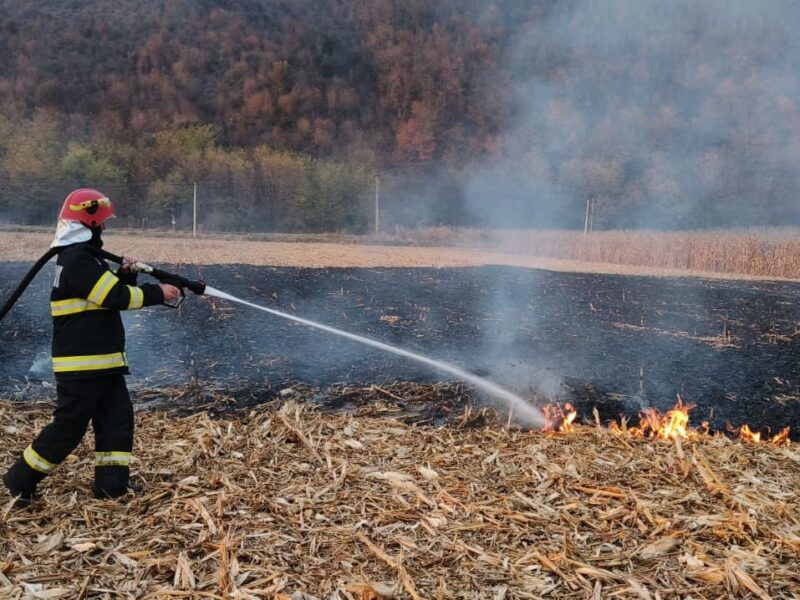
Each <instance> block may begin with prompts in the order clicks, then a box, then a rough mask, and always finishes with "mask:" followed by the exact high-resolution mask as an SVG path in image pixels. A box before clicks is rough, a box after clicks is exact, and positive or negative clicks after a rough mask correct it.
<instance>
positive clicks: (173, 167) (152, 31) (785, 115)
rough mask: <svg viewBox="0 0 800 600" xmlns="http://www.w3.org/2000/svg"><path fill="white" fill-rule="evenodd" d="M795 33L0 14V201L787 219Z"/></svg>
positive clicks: (581, 13) (300, 0) (265, 14)
mask: <svg viewBox="0 0 800 600" xmlns="http://www.w3.org/2000/svg"><path fill="white" fill-rule="evenodd" d="M798 24H800V3H797V2H796V1H794V0H767V1H764V2H753V1H752V0H705V1H704V2H696V1H694V0H674V1H672V2H664V1H663V0H637V1H635V2H633V1H631V0H495V1H494V2H492V1H487V0H291V1H290V0H243V1H239V2H233V1H225V0H167V1H155V0H96V1H85V0H44V1H38V2H19V1H17V0H0V205H3V206H5V205H8V204H9V203H12V204H13V202H17V206H16V208H17V209H19V210H22V211H23V212H24V211H27V210H28V208H27V207H28V204H27V203H25V202H23V200H24V198H25V197H26V196H25V195H24V194H22V193H17V190H18V189H25V190H28V188H27V187H24V188H14V187H13V186H15V185H16V186H23V185H27V184H24V183H21V182H27V181H35V182H58V183H59V185H63V186H64V187H68V186H69V185H72V184H73V183H80V184H84V183H101V182H109V183H110V184H113V185H116V186H117V188H114V189H116V190H117V191H116V192H115V193H116V194H117V197H118V198H121V199H122V200H123V201H124V202H127V201H128V200H132V199H133V198H134V197H138V198H145V199H146V202H147V203H149V204H152V205H154V206H159V207H161V208H162V209H164V211H166V212H165V214H166V213H167V212H168V213H169V214H174V213H175V212H176V210H178V208H176V204H175V202H176V200H174V198H178V197H180V198H185V196H186V194H185V190H183V188H180V186H185V185H188V184H189V183H190V182H192V181H195V180H198V179H201V180H202V179H204V178H205V179H207V180H209V181H212V180H213V182H214V184H215V185H217V184H219V185H223V186H227V187H223V188H220V189H219V191H218V193H215V198H218V199H220V202H223V203H224V204H226V205H227V206H230V205H233V204H235V205H236V208H237V210H239V211H240V213H241V215H240V216H238V217H234V216H230V215H228V216H226V217H225V219H226V220H223V221H224V222H223V221H219V222H218V223H216V225H218V226H221V227H222V226H224V227H238V225H237V223H241V222H243V218H242V215H246V216H250V217H252V216H253V215H258V219H256V220H253V219H250V220H249V221H247V225H248V226H249V227H254V228H258V227H278V228H300V229H308V228H312V229H329V228H337V227H339V228H348V229H352V230H360V229H363V228H364V227H366V226H367V225H368V220H369V218H370V217H368V215H367V214H366V213H364V212H363V210H362V209H364V206H367V205H368V204H369V201H368V200H367V201H366V204H364V203H363V202H362V200H363V198H365V197H366V196H365V195H368V194H371V191H370V190H371V186H372V183H371V182H372V181H373V179H374V177H373V176H374V175H375V174H378V175H383V176H385V175H386V174H388V173H392V174H393V175H395V176H397V175H398V174H399V175H400V176H402V177H407V178H409V179H407V182H406V183H403V182H402V181H401V182H400V183H396V184H395V185H394V188H393V189H394V190H395V192H397V193H396V194H395V195H394V196H392V195H391V194H390V192H391V189H390V188H391V186H389V185H385V186H384V187H383V188H382V189H383V191H384V194H386V195H387V196H386V201H387V203H386V207H387V208H386V210H392V206H394V208H396V209H397V210H399V212H397V214H396V216H397V220H398V221H402V222H405V223H408V224H415V222H417V223H423V224H424V223H436V222H443V223H450V224H459V223H468V224H479V225H505V226H508V225H512V226H566V227H577V226H582V223H583V217H584V213H585V206H586V204H587V201H588V202H590V203H591V206H592V215H593V219H594V224H595V225H596V226H597V227H650V226H659V227H661V226H663V227H671V228H675V227H678V228H683V227H717V226H720V227H721V226H729V225H753V224H758V225H775V224H798V223H800V203H798V201H797V198H799V197H800V109H799V108H798V107H799V106H800V71H798V69H797V65H798V64H800V38H798V37H797V35H796V28H797V26H798ZM279 173H280V174H279ZM3 186H5V187H3ZM9 186H12V187H9ZM9 190H11V191H10V192H9ZM59 190H60V188H59ZM176 190H178V191H176ZM276 190H277V191H276ZM281 190H282V191H281ZM398 190H400V191H405V194H406V195H405V196H404V195H403V194H401V193H400V192H398ZM26 193H27V194H28V195H29V196H30V195H31V194H34V193H35V194H42V193H48V194H49V193H51V191H50V190H49V188H48V189H47V190H43V189H37V190H35V192H30V191H28V192H26ZM59 193H60V192H59ZM323 193H324V194H327V197H326V198H324V199H323V200H319V198H320V194H323ZM223 196H225V197H226V198H229V199H231V200H228V199H224V198H222V197H223ZM353 198H359V199H360V200H359V201H358V202H362V204H364V206H361V204H359V205H358V206H356V203H355V202H354V201H353ZM392 202H394V204H392ZM237 203H238V204H237ZM315 203H316V204H315ZM414 203H416V204H414ZM131 207H133V204H131ZM398 207H399V208H398ZM131 210H133V208H131ZM364 210H365V209H364ZM326 211H327V212H326ZM403 211H405V212H403ZM401 213H402V215H401ZM309 215H311V218H309ZM398 215H399V216H398ZM401 216H402V218H400V217H401ZM265 224H266V225H265ZM312 224H313V225H312Z"/></svg>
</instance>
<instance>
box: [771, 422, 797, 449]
mask: <svg viewBox="0 0 800 600" xmlns="http://www.w3.org/2000/svg"><path fill="white" fill-rule="evenodd" d="M790 430H791V427H788V426H787V427H784V429H783V431H781V432H780V433H778V434H775V435H773V436H772V438H771V439H770V440H769V441H770V442H771V443H773V444H775V445H776V446H784V447H786V448H788V447H789V446H791V445H792V442H791V440H790V439H789V431H790Z"/></svg>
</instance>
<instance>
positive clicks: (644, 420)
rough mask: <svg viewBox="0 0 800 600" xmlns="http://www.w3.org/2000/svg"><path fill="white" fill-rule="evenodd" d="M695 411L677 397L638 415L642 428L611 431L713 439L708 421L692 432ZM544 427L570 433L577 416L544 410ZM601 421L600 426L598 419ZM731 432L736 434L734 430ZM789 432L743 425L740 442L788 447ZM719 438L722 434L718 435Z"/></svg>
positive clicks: (620, 426)
mask: <svg viewBox="0 0 800 600" xmlns="http://www.w3.org/2000/svg"><path fill="white" fill-rule="evenodd" d="M692 408H694V405H692V404H684V402H683V399H682V398H681V397H680V396H678V401H677V402H676V404H675V406H674V407H673V408H672V409H671V410H669V411H667V412H666V414H662V413H660V412H659V411H658V410H656V409H654V408H648V409H645V410H644V411H642V412H641V413H640V414H639V426H638V427H628V420H627V418H625V417H622V418H621V419H620V421H619V422H613V423H611V424H609V429H611V431H614V432H617V433H621V434H627V435H630V436H633V437H637V438H642V439H644V438H650V439H652V438H655V439H661V440H677V439H696V438H697V437H699V436H710V435H712V434H711V429H710V426H709V424H708V422H707V421H703V423H702V429H699V430H697V429H689V411H691V410H692ZM544 416H545V426H544V429H543V431H545V432H550V433H555V432H558V433H571V432H573V431H575V430H576V425H575V424H574V422H575V420H576V419H577V417H578V412H577V411H576V410H575V408H573V406H572V405H571V404H569V403H567V404H565V405H564V408H563V409H562V408H561V406H559V405H556V404H550V405H548V406H545V407H544ZM596 418H597V419H598V425H599V417H596ZM732 431H736V430H735V429H733V430H732ZM789 433H790V428H789V427H786V428H785V429H783V430H782V431H781V432H780V433H777V434H776V435H774V436H772V437H763V436H762V434H761V432H758V431H753V430H752V429H750V427H749V426H748V425H742V426H741V427H740V428H739V430H738V434H739V439H741V440H742V441H744V442H749V443H754V444H758V443H762V444H763V443H770V444H772V445H775V446H782V447H789V446H791V440H790V439H789ZM716 435H719V434H716Z"/></svg>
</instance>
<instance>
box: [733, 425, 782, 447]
mask: <svg viewBox="0 0 800 600" xmlns="http://www.w3.org/2000/svg"><path fill="white" fill-rule="evenodd" d="M790 431H791V427H785V428H784V429H783V430H782V431H781V432H780V433H777V434H775V435H773V436H772V437H771V438H762V435H761V432H760V431H753V430H752V429H750V427H749V426H747V425H742V426H741V427H740V428H739V439H741V440H742V441H743V442H749V443H752V444H761V443H766V442H769V443H770V444H773V445H775V446H782V447H786V448H788V447H789V446H791V445H792V442H791V440H790V439H789V433H790Z"/></svg>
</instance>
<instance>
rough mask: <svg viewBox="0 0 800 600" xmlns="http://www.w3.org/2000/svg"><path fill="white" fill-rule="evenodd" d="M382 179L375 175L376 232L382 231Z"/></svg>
mask: <svg viewBox="0 0 800 600" xmlns="http://www.w3.org/2000/svg"><path fill="white" fill-rule="evenodd" d="M380 208H381V179H380V177H378V176H377V175H375V233H380V232H381V217H380Z"/></svg>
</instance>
